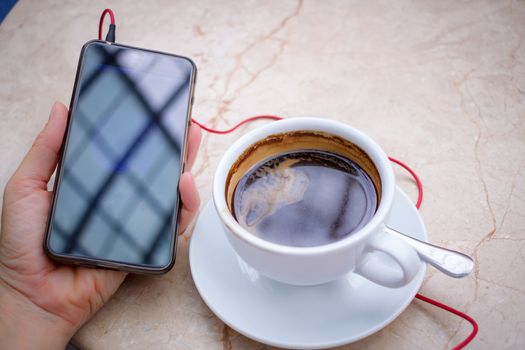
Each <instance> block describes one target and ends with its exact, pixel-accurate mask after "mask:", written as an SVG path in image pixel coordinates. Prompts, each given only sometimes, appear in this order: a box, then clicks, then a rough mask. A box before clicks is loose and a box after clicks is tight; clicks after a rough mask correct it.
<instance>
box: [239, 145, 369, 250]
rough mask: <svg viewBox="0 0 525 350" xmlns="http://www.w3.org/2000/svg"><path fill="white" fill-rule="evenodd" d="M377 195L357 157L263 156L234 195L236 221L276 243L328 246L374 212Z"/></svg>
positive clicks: (323, 154) (304, 153) (314, 154)
mask: <svg viewBox="0 0 525 350" xmlns="http://www.w3.org/2000/svg"><path fill="white" fill-rule="evenodd" d="M376 207H377V195H376V190H375V188H374V184H373V183H372V181H371V179H370V177H369V176H368V174H367V173H366V172H365V171H364V170H363V169H361V167H359V166H358V165H357V164H356V163H355V162H353V161H351V160H349V159H346V158H344V157H341V156H339V155H336V154H333V153H329V152H324V151H316V150H304V151H293V152H289V153H283V154H279V155H276V156H274V157H271V158H269V159H266V160H263V161H262V162H260V163H258V164H257V165H255V166H253V167H252V168H251V169H250V170H249V171H248V172H247V173H246V174H245V175H244V176H243V177H242V178H241V180H240V181H239V183H238V184H237V186H236V188H235V193H234V196H233V209H234V216H235V218H236V220H237V221H238V222H239V223H240V224H241V225H242V226H243V227H244V228H245V229H247V230H248V231H250V232H252V233H253V234H255V235H257V236H259V237H261V238H263V239H265V240H267V241H270V242H274V243H279V244H283V245H288V246H295V247H311V246H318V245H324V244H328V243H331V242H335V241H338V240H340V239H342V238H344V237H347V236H348V235H350V234H351V233H352V232H355V231H357V230H359V229H360V228H361V227H363V226H364V225H365V224H366V223H367V222H368V221H369V220H370V219H371V218H372V216H373V215H374V213H375V210H376Z"/></svg>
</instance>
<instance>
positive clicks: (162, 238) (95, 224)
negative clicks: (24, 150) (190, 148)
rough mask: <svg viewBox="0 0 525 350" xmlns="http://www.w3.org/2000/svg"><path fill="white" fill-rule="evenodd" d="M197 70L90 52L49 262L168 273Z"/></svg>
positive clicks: (130, 53)
mask: <svg viewBox="0 0 525 350" xmlns="http://www.w3.org/2000/svg"><path fill="white" fill-rule="evenodd" d="M196 73H197V70H196V66H195V64H194V63H193V61H192V60H190V59H189V58H187V57H182V56H177V55H172V54H167V53H162V52H155V51H151V50H145V49H141V48H134V47H129V46H124V45H117V44H113V43H108V42H104V41H98V40H95V41H90V42H88V43H86V44H85V45H84V47H83V48H82V52H81V54H80V60H79V64H78V69H77V74H76V79H75V86H74V89H73V96H72V98H71V104H70V109H69V120H68V126H67V130H66V135H65V138H64V143H63V147H62V154H61V158H60V161H59V166H58V168H57V173H56V179H55V188H54V195H53V203H52V207H51V211H50V214H49V220H48V226H47V235H46V239H45V250H46V253H47V254H48V255H49V256H50V257H51V258H52V259H54V260H57V261H59V262H64V263H72V264H77V265H84V266H97V267H105V268H111V269H117V270H123V271H129V272H139V273H163V272H167V271H168V270H169V269H171V267H172V266H173V264H174V263H175V251H176V249H175V248H176V243H177V225H178V214H179V211H180V207H181V204H180V198H179V189H178V186H179V178H180V176H181V174H182V171H183V169H184V160H185V156H186V137H187V130H188V128H189V125H190V123H191V117H190V115H191V106H192V102H193V91H194V86H195V79H196Z"/></svg>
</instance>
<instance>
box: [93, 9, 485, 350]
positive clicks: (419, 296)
mask: <svg viewBox="0 0 525 350" xmlns="http://www.w3.org/2000/svg"><path fill="white" fill-rule="evenodd" d="M106 14H109V17H110V20H111V24H112V25H113V26H115V14H114V13H113V11H112V10H111V9H105V10H104V11H103V12H102V15H101V16H100V22H99V25H98V40H102V25H103V24H104V17H105V16H106ZM113 30H114V29H113ZM257 119H271V120H281V119H283V118H281V117H278V116H275V115H258V116H254V117H249V118H246V119H244V120H243V121H241V122H240V123H238V124H236V125H235V126H233V127H232V128H230V129H227V130H216V129H213V128H208V127H207V126H205V125H203V124H201V123H199V122H198V121H196V120H195V119H192V122H193V123H194V124H195V125H198V126H199V127H200V128H201V129H203V130H205V131H207V132H209V133H213V134H220V135H224V134H229V133H231V132H233V131H235V130H236V129H237V128H239V127H240V126H242V125H244V124H246V123H249V122H252V121H255V120H257ZM388 159H390V161H392V162H394V163H396V164H398V165H399V166H401V167H403V168H404V169H405V170H406V171H408V172H409V173H410V175H412V177H413V178H414V181H415V182H416V185H417V190H418V196H417V202H416V208H418V209H419V207H420V206H421V202H423V184H422V183H421V180H420V179H419V177H418V176H417V174H416V173H415V172H414V171H413V170H412V169H411V168H410V167H409V166H408V165H406V164H404V163H403V162H401V161H399V160H397V159H395V158H392V157H388ZM416 298H417V299H419V300H422V301H424V302H427V303H429V304H432V305H434V306H437V307H439V308H441V309H443V310H446V311H448V312H451V313H453V314H455V315H457V316H459V317H461V318H463V319H465V320H467V321H468V322H470V324H471V325H472V332H471V333H470V334H469V336H468V337H467V338H465V340H463V341H462V342H461V343H459V344H458V345H456V346H455V347H454V348H453V350H460V349H463V347H465V346H466V345H467V344H468V343H470V342H471V341H472V339H474V337H475V336H476V334H477V333H478V324H477V323H476V321H475V320H474V319H473V318H472V317H470V316H469V315H467V314H465V313H463V312H461V311H458V310H456V309H454V308H452V307H450V306H448V305H445V304H442V303H440V302H439V301H437V300H434V299H431V298H429V297H426V296H424V295H422V294H419V293H418V294H416Z"/></svg>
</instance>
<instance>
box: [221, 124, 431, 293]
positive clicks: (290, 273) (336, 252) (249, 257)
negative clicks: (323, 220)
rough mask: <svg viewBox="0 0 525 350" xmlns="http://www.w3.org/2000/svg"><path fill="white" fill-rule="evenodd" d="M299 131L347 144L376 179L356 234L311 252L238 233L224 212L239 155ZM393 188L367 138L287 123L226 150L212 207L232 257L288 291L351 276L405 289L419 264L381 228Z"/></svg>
mask: <svg viewBox="0 0 525 350" xmlns="http://www.w3.org/2000/svg"><path fill="white" fill-rule="evenodd" d="M299 130H304V131H316V132H322V133H327V134H332V135H336V136H338V137H340V138H342V139H344V140H347V141H350V142H351V143H353V144H354V145H356V146H357V147H359V148H360V149H361V150H362V151H364V152H365V153H366V155H368V157H369V158H370V160H371V161H372V163H373V165H374V166H375V168H376V169H377V173H378V174H379V178H380V182H381V190H380V201H379V205H378V207H377V210H376V212H375V214H374V215H373V217H372V218H371V220H370V221H369V222H368V223H367V224H365V225H364V226H363V227H362V228H361V229H359V230H358V231H356V232H353V233H352V234H350V235H348V236H346V237H345V238H343V239H341V240H339V241H336V242H333V243H329V244H325V245H319V246H313V247H293V246H287V245H281V244H277V243H273V242H270V241H267V240H264V239H262V238H260V237H258V236H256V235H254V234H253V233H250V232H248V231H247V230H246V229H244V228H243V227H242V226H241V225H240V224H239V223H238V222H237V221H236V220H235V218H234V216H233V214H232V213H231V211H230V209H229V208H228V204H227V200H226V186H227V181H228V174H229V172H230V169H231V167H232V166H233V165H234V164H235V162H236V161H237V159H238V158H239V157H240V156H241V155H242V154H243V152H244V151H245V150H247V149H248V148H249V147H250V146H251V145H253V144H255V143H256V142H258V141H260V140H262V139H265V138H266V137H267V136H270V135H274V134H282V133H286V132H293V131H299ZM395 186H396V182H395V176H394V172H393V170H392V166H391V164H390V161H389V160H388V157H387V156H386V154H385V153H384V152H383V150H382V149H381V148H380V147H379V146H378V145H377V144H376V143H375V142H374V141H373V140H372V139H371V138H370V137H368V136H366V135H365V134H363V133H362V132H360V131H358V130H356V129H354V128H352V127H350V126H348V125H346V124H344V123H341V122H337V121H333V120H329V119H321V118H290V119H285V120H281V121H277V122H272V123H269V124H267V125H265V126H262V127H260V128H258V129H255V130H253V131H252V132H249V133H247V134H246V135H244V136H242V137H241V138H240V139H239V140H237V141H236V142H235V143H233V144H232V145H231V146H230V147H229V148H228V150H227V151H226V152H225V154H224V155H223V157H222V159H221V161H220V163H219V165H218V167H217V170H216V173H215V177H214V181H213V202H214V204H215V208H216V210H217V214H218V215H219V218H220V220H221V222H222V224H223V228H224V232H225V234H226V236H227V237H228V240H229V242H230V244H231V246H232V247H233V249H234V250H235V252H236V253H237V254H238V255H239V257H240V258H241V259H242V260H244V261H245V262H246V263H247V264H248V265H250V266H251V267H253V268H254V269H256V270H257V271H258V272H260V273H261V274H263V275H265V276H267V277H269V278H272V279H274V280H277V281H280V282H283V283H288V284H293V285H315V284H321V283H326V282H329V281H332V280H335V279H338V278H340V277H342V276H344V275H346V274H348V273H351V272H353V273H357V274H359V275H361V276H363V277H365V278H367V279H369V280H370V281H373V282H375V283H377V284H380V285H383V286H386V287H392V288H396V287H402V286H404V285H406V284H408V283H410V281H412V279H413V278H414V277H415V275H416V274H417V272H418V271H419V269H420V268H421V266H422V262H421V260H420V258H419V256H418V254H417V252H416V251H415V250H414V249H413V248H412V247H411V246H410V245H408V244H407V243H406V242H404V241H403V240H402V239H400V238H398V237H395V236H393V235H392V234H390V233H388V228H387V226H386V222H387V220H388V216H389V214H390V210H391V208H392V204H393V201H394V192H395ZM374 252H382V253H384V254H387V255H388V256H390V257H391V258H392V259H390V260H391V261H392V262H395V263H393V264H392V265H394V266H385V264H384V260H385V259H377V258H376V257H377V255H375V254H374ZM380 260H381V261H383V262H380Z"/></svg>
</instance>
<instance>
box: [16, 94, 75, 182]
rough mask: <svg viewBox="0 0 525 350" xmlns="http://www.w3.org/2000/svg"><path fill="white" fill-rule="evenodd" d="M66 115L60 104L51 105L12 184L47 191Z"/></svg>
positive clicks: (56, 159)
mask: <svg viewBox="0 0 525 350" xmlns="http://www.w3.org/2000/svg"><path fill="white" fill-rule="evenodd" d="M67 115H68V111H67V108H66V106H64V105H63V104H62V103H58V102H57V103H55V104H54V105H53V108H51V113H50V115H49V120H48V122H47V124H46V125H45V126H44V129H43V130H42V131H41V132H40V134H39V135H38V136H37V138H36V139H35V141H34V142H33V145H32V146H31V149H30V150H29V152H27V154H26V156H25V157H24V160H23V161H22V163H21V164H20V166H19V167H18V169H17V170H16V172H15V174H14V175H13V177H12V180H13V182H14V183H17V182H19V181H24V182H27V183H28V184H30V186H31V187H32V189H42V190H47V183H48V182H49V178H50V177H51V175H52V174H53V171H55V168H56V165H57V162H58V156H59V152H60V147H61V146H62V140H63V138H64V132H65V130H66V125H67Z"/></svg>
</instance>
